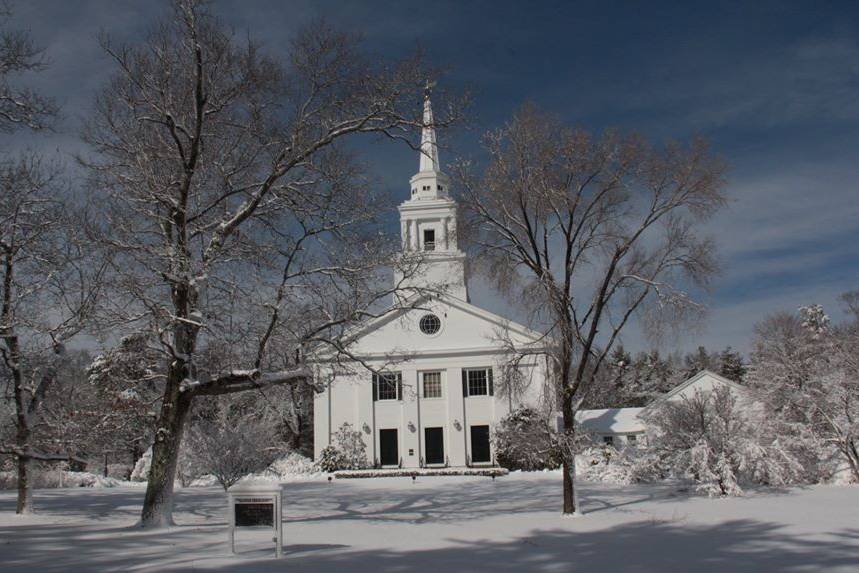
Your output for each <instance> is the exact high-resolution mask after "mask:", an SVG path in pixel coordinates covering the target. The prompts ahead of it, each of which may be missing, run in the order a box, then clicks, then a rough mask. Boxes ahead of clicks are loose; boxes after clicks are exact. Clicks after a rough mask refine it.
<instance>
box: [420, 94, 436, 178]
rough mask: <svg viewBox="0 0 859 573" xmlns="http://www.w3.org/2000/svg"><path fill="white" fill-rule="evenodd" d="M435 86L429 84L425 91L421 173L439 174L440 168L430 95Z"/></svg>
mask: <svg viewBox="0 0 859 573" xmlns="http://www.w3.org/2000/svg"><path fill="white" fill-rule="evenodd" d="M432 86H433V84H430V83H429V82H427V87H426V88H425V89H424V120H423V129H422V130H421V162H420V171H421V172H422V173H423V172H426V171H434V172H436V173H438V172H439V167H438V145H437V144H436V140H435V125H433V117H432V103H431V102H430V93H431V92H432Z"/></svg>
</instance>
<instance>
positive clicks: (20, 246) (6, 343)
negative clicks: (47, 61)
mask: <svg viewBox="0 0 859 573" xmlns="http://www.w3.org/2000/svg"><path fill="white" fill-rule="evenodd" d="M56 177H57V175H56V172H55V171H54V170H52V169H51V168H49V167H46V166H45V165H43V163H42V161H41V160H39V159H38V158H36V157H27V158H23V159H20V160H15V161H7V162H4V163H2V164H0V264H2V273H0V277H2V284H0V340H2V343H3V344H2V346H0V358H2V364H3V368H2V371H0V373H2V375H3V377H4V378H6V380H7V383H6V389H5V393H6V396H7V397H9V396H10V395H11V399H12V401H13V402H14V405H15V408H14V412H15V421H14V424H15V439H14V442H13V443H4V444H0V453H6V454H13V455H14V456H15V457H16V458H17V468H18V505H17V510H16V511H17V512H18V513H27V512H30V511H31V510H32V490H31V470H32V466H33V461H34V460H43V461H45V460H67V459H69V457H70V453H69V452H68V451H63V450H64V448H63V446H64V445H65V444H63V443H62V440H59V439H58V438H57V439H50V436H51V435H53V436H55V437H56V436H57V434H58V432H49V431H47V430H48V428H46V427H45V425H46V424H47V421H48V418H47V417H44V416H43V414H44V408H43V406H44V405H45V399H46V396H47V395H48V393H49V391H50V390H51V387H52V385H54V383H55V382H56V381H57V377H58V370H59V369H60V367H61V365H62V361H63V359H64V355H65V345H66V343H67V342H68V340H69V339H70V338H72V337H73V336H75V335H76V334H78V333H79V332H80V331H81V330H82V329H83V327H84V326H85V324H86V321H87V319H88V317H89V316H90V313H91V312H92V309H93V303H94V300H95V295H96V294H97V292H98V291H97V283H98V275H99V273H100V270H99V269H98V268H97V267H95V266H93V265H90V260H89V257H88V256H87V254H86V249H85V248H84V246H83V243H82V241H81V240H79V239H80V231H79V229H80V228H81V225H80V219H78V218H77V217H75V216H74V215H73V214H70V213H73V210H71V209H70V208H69V206H68V205H64V204H63V203H61V202H60V201H58V200H57V199H56V197H57V196H60V194H61V191H60V190H58V188H57V178H56Z"/></svg>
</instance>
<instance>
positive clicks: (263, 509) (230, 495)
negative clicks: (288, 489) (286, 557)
mask: <svg viewBox="0 0 859 573" xmlns="http://www.w3.org/2000/svg"><path fill="white" fill-rule="evenodd" d="M227 512H228V513H227V522H228V523H229V530H230V532H229V535H230V551H231V552H232V553H235V552H236V528H237V527H254V528H271V529H274V533H275V536H274V538H273V539H272V541H274V543H275V546H274V555H275V557H280V556H281V555H283V515H282V513H283V510H282V499H281V489H280V486H279V485H277V484H274V485H273V484H267V483H238V484H236V485H234V486H233V487H231V488H230V489H229V490H228V491H227Z"/></svg>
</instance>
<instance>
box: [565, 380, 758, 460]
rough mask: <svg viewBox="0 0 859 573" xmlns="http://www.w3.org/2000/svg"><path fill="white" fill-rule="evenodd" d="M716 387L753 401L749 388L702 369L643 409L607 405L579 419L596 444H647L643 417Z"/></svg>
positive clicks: (579, 415)
mask: <svg viewBox="0 0 859 573" xmlns="http://www.w3.org/2000/svg"><path fill="white" fill-rule="evenodd" d="M717 388H728V389H729V390H730V391H731V392H733V394H734V396H735V397H736V399H737V402H738V403H739V404H740V405H743V404H747V405H751V404H754V400H753V398H752V397H751V396H750V395H749V391H748V389H747V388H744V387H743V386H741V385H739V384H737V383H736V382H734V381H733V380H729V379H728V378H725V377H724V376H720V375H719V374H716V373H715V372H710V371H709V370H701V371H700V372H698V373H697V374H695V375H694V376H692V377H691V378H689V379H688V380H685V381H684V382H682V383H681V384H678V385H677V386H675V387H674V388H673V389H672V390H670V391H669V392H666V393H665V394H663V395H662V396H659V397H658V398H656V399H655V400H653V401H652V402H651V403H650V404H648V405H647V406H645V407H644V408H607V409H602V410H579V411H578V412H577V413H576V422H577V423H578V424H579V427H580V428H581V429H582V430H584V431H586V432H589V433H590V434H591V435H592V436H593V439H594V441H595V442H596V443H597V444H605V445H608V446H613V447H615V448H622V447H625V446H630V445H640V444H644V443H646V440H647V425H646V423H645V421H644V418H645V417H646V416H647V413H648V412H652V411H653V410H654V409H655V408H657V407H659V405H661V404H664V403H665V402H679V401H682V400H684V399H689V398H693V397H694V396H695V393H696V392H703V393H705V394H706V393H709V392H713V391H714V390H716V389H717Z"/></svg>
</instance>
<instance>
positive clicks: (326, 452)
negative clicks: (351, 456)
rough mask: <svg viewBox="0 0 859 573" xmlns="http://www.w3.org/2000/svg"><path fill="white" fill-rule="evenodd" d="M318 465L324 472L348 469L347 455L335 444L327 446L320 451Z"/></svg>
mask: <svg viewBox="0 0 859 573" xmlns="http://www.w3.org/2000/svg"><path fill="white" fill-rule="evenodd" d="M316 465H317V466H319V469H320V470H322V471H324V472H328V473H331V472H336V471H338V470H343V469H348V468H347V467H346V466H347V465H348V464H347V463H346V456H345V455H344V454H343V452H341V451H340V450H338V449H337V448H335V447H334V446H325V447H324V448H322V451H321V452H320V453H319V460H317V462H316Z"/></svg>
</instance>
